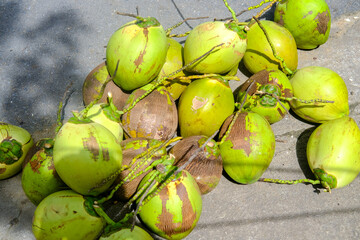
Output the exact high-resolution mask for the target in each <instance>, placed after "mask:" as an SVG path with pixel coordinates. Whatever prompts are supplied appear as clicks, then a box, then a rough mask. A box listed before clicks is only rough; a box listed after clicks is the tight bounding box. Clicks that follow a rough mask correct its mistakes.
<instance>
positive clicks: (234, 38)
mask: <svg viewBox="0 0 360 240" xmlns="http://www.w3.org/2000/svg"><path fill="white" fill-rule="evenodd" d="M219 44H223V45H221V46H220V47H219V49H217V50H215V51H214V52H212V53H210V54H209V55H208V56H206V57H205V58H202V59H200V60H198V61H196V62H195V63H194V64H192V65H190V66H188V67H187V68H186V71H189V72H195V73H218V74H224V73H227V72H229V71H230V70H232V69H234V67H236V66H238V65H239V62H240V60H241V59H242V57H243V56H244V53H245V51H246V46H247V38H246V32H245V31H244V29H243V27H240V26H237V25H236V24H235V23H232V22H230V23H224V22H219V21H212V22H205V23H202V24H200V25H198V26H196V27H195V28H194V29H193V30H191V32H190V34H189V35H188V36H187V38H186V41H185V44H184V61H185V65H187V64H190V63H191V62H192V61H194V60H195V59H197V58H198V57H200V56H202V55H203V54H205V53H206V52H208V51H209V50H210V49H211V48H213V47H215V46H217V45H219Z"/></svg>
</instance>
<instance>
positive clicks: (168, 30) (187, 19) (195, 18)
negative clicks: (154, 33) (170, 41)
mask: <svg viewBox="0 0 360 240" xmlns="http://www.w3.org/2000/svg"><path fill="white" fill-rule="evenodd" d="M205 18H208V17H194V18H185V19H184V20H182V21H181V22H178V23H177V24H175V25H174V26H172V27H170V28H168V29H166V36H167V37H172V36H174V35H176V34H174V35H171V31H172V30H174V29H175V28H177V27H179V26H181V25H182V24H183V23H184V22H187V21H189V20H197V19H205Z"/></svg>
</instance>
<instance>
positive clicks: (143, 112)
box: [122, 89, 178, 140]
mask: <svg viewBox="0 0 360 240" xmlns="http://www.w3.org/2000/svg"><path fill="white" fill-rule="evenodd" d="M144 93H145V91H144V90H142V89H137V90H135V91H134V92H133V93H132V95H131V97H132V99H137V98H138V97H140V96H142V95H143V94H144ZM129 105H130V102H128V103H127V105H126V106H125V108H127V107H128V106H129ZM122 125H123V128H124V129H125V132H126V133H127V134H129V135H130V136H128V135H126V137H132V138H136V137H146V138H154V139H158V140H166V139H168V138H171V137H172V136H173V135H174V134H175V132H176V129H177V126H178V114H177V108H176V105H175V101H174V99H173V98H172V97H171V96H170V94H169V93H168V92H167V91H166V90H165V89H162V90H158V89H155V90H154V91H152V92H151V93H150V94H149V95H148V96H146V97H145V98H144V99H142V100H141V101H139V102H138V103H137V104H136V105H135V107H134V108H133V109H131V110H130V111H128V112H126V113H125V114H124V115H123V116H122Z"/></svg>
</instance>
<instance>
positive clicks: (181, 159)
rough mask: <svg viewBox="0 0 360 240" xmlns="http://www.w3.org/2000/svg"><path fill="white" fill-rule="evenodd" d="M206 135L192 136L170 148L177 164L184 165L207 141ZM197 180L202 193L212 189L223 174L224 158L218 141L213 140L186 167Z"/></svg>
mask: <svg viewBox="0 0 360 240" xmlns="http://www.w3.org/2000/svg"><path fill="white" fill-rule="evenodd" d="M206 140H207V137H205V136H190V137H186V138H184V139H182V140H181V141H179V142H178V143H177V144H175V146H174V147H173V148H172V149H171V150H170V153H172V154H173V155H174V156H175V165H176V166H178V167H180V166H182V165H184V164H185V163H186V162H187V161H188V160H189V158H190V157H191V156H192V155H193V154H194V152H195V151H196V150H198V149H199V148H200V147H201V145H203V144H204V143H205V141H206ZM185 170H187V171H188V172H189V173H190V174H191V175H192V176H193V177H194V179H195V181H196V182H197V184H198V186H199V188H200V192H201V194H206V193H209V192H210V191H212V190H213V189H214V188H215V187H216V186H217V185H218V183H219V181H220V178H221V176H222V170H223V166H222V160H221V156H220V150H219V147H218V145H217V143H216V142H215V141H214V140H211V141H210V142H209V143H207V146H206V147H205V148H204V150H202V151H200V152H199V153H198V154H197V155H196V157H195V158H194V159H193V160H192V161H191V163H190V164H189V165H187V166H186V167H185Z"/></svg>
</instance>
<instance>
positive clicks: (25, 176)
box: [21, 139, 68, 205]
mask: <svg viewBox="0 0 360 240" xmlns="http://www.w3.org/2000/svg"><path fill="white" fill-rule="evenodd" d="M53 141H54V140H53V139H41V140H40V141H38V142H37V143H36V145H37V147H39V150H38V151H37V152H36V153H35V154H34V155H33V156H32V157H31V159H30V160H29V161H28V162H27V163H26V164H25V166H24V168H23V171H22V175H21V185H22V188H23V190H24V192H25V194H26V196H27V197H28V198H29V200H30V201H31V202H32V203H33V204H35V205H38V204H39V203H40V202H41V201H42V200H43V199H44V198H45V197H47V196H48V195H50V194H52V193H54V192H57V191H60V190H64V189H66V188H68V187H67V186H66V184H65V183H64V182H63V181H62V180H61V178H60V177H59V175H58V174H57V172H56V170H55V167H54V161H53Z"/></svg>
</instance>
